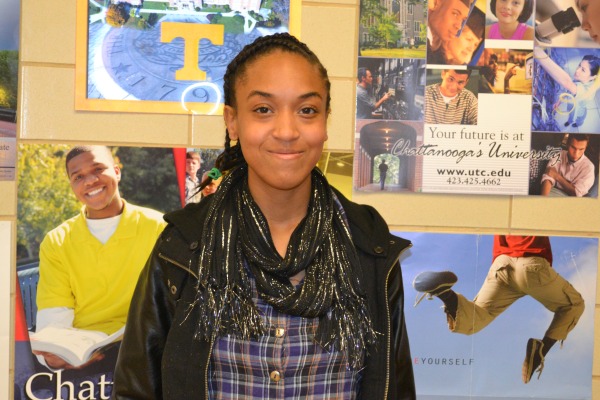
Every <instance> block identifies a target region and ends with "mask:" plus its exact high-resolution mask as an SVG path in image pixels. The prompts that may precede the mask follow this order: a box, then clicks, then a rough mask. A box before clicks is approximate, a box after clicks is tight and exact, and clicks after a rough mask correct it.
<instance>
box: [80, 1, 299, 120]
mask: <svg viewBox="0 0 600 400" xmlns="http://www.w3.org/2000/svg"><path fill="white" fill-rule="evenodd" d="M299 4H300V3H299V2H298V1H297V0H101V1H96V0H78V1H77V47H76V57H77V59H76V109H78V110H96V111H125V112H155V113H182V114H220V113H221V112H222V108H223V87H222V86H223V76H224V74H225V69H226V67H227V65H228V64H229V62H230V61H231V60H232V59H233V58H234V57H235V56H236V55H237V54H238V53H239V51H240V50H241V49H242V48H243V47H244V46H245V45H246V44H248V43H251V42H252V41H253V40H254V39H255V38H257V37H259V36H265V35H270V34H273V33H276V32H292V33H294V32H296V33H297V30H298V28H299V15H300V10H299Z"/></svg>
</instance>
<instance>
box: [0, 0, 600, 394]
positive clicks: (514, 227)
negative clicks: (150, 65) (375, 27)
mask: <svg viewBox="0 0 600 400" xmlns="http://www.w3.org/2000/svg"><path fill="white" fill-rule="evenodd" d="M358 13H359V10H358V1H357V0H331V1H325V0H322V1H321V0H315V1H310V2H308V1H305V2H304V3H303V4H302V24H301V38H302V39H303V40H304V41H305V42H306V43H307V44H308V45H309V46H310V47H311V48H312V49H313V50H315V52H316V53H317V55H318V56H319V57H320V58H321V60H322V61H323V63H324V64H325V66H326V67H327V69H328V70H329V73H330V76H331V79H332V82H333V92H332V97H333V102H332V107H333V113H332V115H331V121H330V132H329V142H328V148H329V149H330V150H335V151H340V150H341V151H351V150H353V143H354V129H353V127H354V108H355V105H354V96H355V92H354V87H355V78H354V77H355V73H356V63H357V37H358V27H357V24H358ZM21 21H22V23H21V45H20V50H21V54H20V56H21V65H20V75H19V79H20V110H19V131H18V136H17V137H18V141H19V142H20V143H31V142H40V141H44V142H46V141H55V142H98V143H107V144H124V145H126V144H134V145H147V146H190V147H191V146H193V147H220V146H222V142H223V132H224V128H223V124H222V122H221V118H220V117H214V116H212V117H207V116H193V117H192V116H186V115H156V114H154V115H153V114H133V113H104V112H77V111H75V110H74V86H75V2H74V1H73V0H52V1H39V0H22V10H21ZM0 192H1V193H3V201H0V220H8V221H15V219H16V183H13V182H0ZM354 200H355V201H357V202H363V203H367V202H368V203H370V204H373V205H374V206H376V207H377V208H378V210H379V211H380V212H381V213H382V214H383V215H384V217H385V218H386V220H387V221H388V223H389V224H390V225H391V227H392V228H393V229H395V230H424V231H436V232H468V233H518V232H519V233H520V232H523V233H526V232H535V233H539V234H544V235H574V236H593V237H597V236H599V232H600V202H599V200H598V199H577V200H576V199H551V200H548V199H545V198H530V197H511V196H460V195H433V194H432V195H426V194H409V195H399V194H396V195H390V194H369V195H366V194H362V195H360V194H357V195H355V197H354ZM13 231H14V230H13ZM12 267H13V269H12V270H13V273H12V279H13V282H14V278H15V273H14V262H13V263H12ZM11 287H14V284H13V285H11ZM13 297H14V294H13ZM6 301H8V300H6ZM596 303H598V302H597V301H596ZM598 310H599V308H598V305H596V313H597V315H598V318H596V321H599V320H600V314H598ZM13 323H14V321H13ZM596 331H598V329H596ZM11 332H12V330H11ZM596 336H598V334H597V335H596ZM599 352H600V343H598V340H596V345H595V354H594V368H593V374H594V376H593V380H594V385H593V392H594V396H593V398H594V399H600V354H599ZM0 397H4V394H0Z"/></svg>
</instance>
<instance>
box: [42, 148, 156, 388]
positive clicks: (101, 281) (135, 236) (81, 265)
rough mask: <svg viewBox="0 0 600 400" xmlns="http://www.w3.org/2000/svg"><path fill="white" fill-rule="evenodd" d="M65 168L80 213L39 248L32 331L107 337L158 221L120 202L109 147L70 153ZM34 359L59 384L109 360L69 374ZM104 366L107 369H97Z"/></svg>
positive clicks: (121, 320)
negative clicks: (58, 377) (56, 376)
mask: <svg viewBox="0 0 600 400" xmlns="http://www.w3.org/2000/svg"><path fill="white" fill-rule="evenodd" d="M66 169H67V175H68V179H69V182H70V185H71V189H72V190H73V193H74V194H75V196H76V197H77V199H78V200H79V201H80V202H81V203H82V204H83V207H82V208H81V213H80V214H79V215H77V216H75V217H73V218H70V219H68V220H67V221H65V222H63V223H62V224H60V225H59V226H58V227H56V228H55V229H53V230H51V231H50V232H48V233H47V234H46V236H45V238H44V240H43V242H42V244H41V246H40V264H39V270H40V278H39V284H38V289H37V306H38V313H37V320H36V330H37V331H39V330H40V329H42V328H44V327H46V326H48V325H53V326H58V327H64V328H77V329H85V330H93V331H101V332H104V333H106V334H111V333H113V332H115V331H117V330H119V329H120V328H121V327H123V326H124V325H125V320H126V317H127V312H128V310H129V303H130V301H131V297H132V295H133V290H134V287H135V283H136V282H137V278H138V275H139V273H140V271H141V269H142V267H143V266H144V264H145V263H146V259H147V258H148V255H149V254H150V251H151V250H152V247H153V246H154V243H155V242H156V239H157V237H158V235H159V234H160V232H162V230H163V228H164V226H165V222H164V221H163V219H162V214H161V213H159V212H158V211H154V210H151V209H148V208H143V207H139V206H135V205H133V204H129V203H127V202H126V201H125V200H123V199H122V198H121V195H120V193H119V182H120V180H121V169H120V167H119V166H118V165H117V164H115V161H114V158H113V155H112V153H111V151H110V149H109V148H107V147H105V146H76V147H74V148H72V149H71V150H70V151H69V153H68V154H67V156H66ZM114 351H115V353H116V352H117V351H118V347H116V348H115V350H114ZM36 355H37V356H38V360H39V361H40V362H41V363H42V364H44V365H45V366H47V367H49V368H51V369H53V370H61V369H64V370H65V371H64V372H63V374H62V376H63V380H67V379H70V377H69V376H68V375H69V374H71V373H78V374H79V375H85V376H89V375H90V374H93V373H91V372H90V368H92V369H94V370H97V369H101V370H102V369H104V370H106V369H109V372H110V371H112V369H113V368H114V363H115V361H116V356H115V357H112V359H110V358H111V357H110V356H108V355H106V357H99V358H98V359H96V360H92V361H91V362H90V363H88V365H84V367H83V368H79V370H75V369H74V367H73V366H72V365H70V364H68V363H67V362H66V361H64V360H63V359H62V358H60V357H58V356H56V355H54V354H51V353H45V352H44V353H42V352H36ZM102 358H105V360H104V361H102ZM107 362H108V363H109V364H110V363H112V365H105V366H100V365H99V364H103V363H107ZM96 364H98V365H96Z"/></svg>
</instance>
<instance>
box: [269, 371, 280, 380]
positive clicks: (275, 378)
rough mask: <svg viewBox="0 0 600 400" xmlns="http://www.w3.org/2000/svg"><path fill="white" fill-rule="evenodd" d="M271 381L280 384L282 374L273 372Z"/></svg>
mask: <svg viewBox="0 0 600 400" xmlns="http://www.w3.org/2000/svg"><path fill="white" fill-rule="evenodd" d="M271 380H272V381H273V382H279V381H280V380H281V374H280V373H279V371H273V372H271Z"/></svg>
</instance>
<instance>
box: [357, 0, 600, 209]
mask: <svg viewBox="0 0 600 400" xmlns="http://www.w3.org/2000/svg"><path fill="white" fill-rule="evenodd" d="M588 3H589V5H588ZM390 4H392V3H390ZM595 7H596V8H597V7H598V5H597V4H596V3H594V2H588V1H585V0H579V1H576V0H548V1H537V2H535V1H534V0H422V1H408V0H406V1H400V2H398V3H393V5H390V7H388V8H385V7H375V5H374V3H373V2H372V1H369V0H363V2H362V3H361V18H360V37H359V46H360V48H359V52H358V54H359V57H358V68H357V71H358V73H357V86H356V128H355V133H356V136H355V138H356V139H355V162H357V163H358V164H359V168H358V171H359V173H358V174H356V175H355V176H354V185H353V188H354V190H355V191H361V192H374V191H387V192H424V193H463V194H492V195H494V194H495V195H548V196H561V197H562V196H572V197H594V198H595V197H597V196H598V170H599V160H600V151H599V150H600V135H599V134H600V94H599V93H598V88H599V87H600V78H599V74H598V70H599V68H600V44H599V43H600V36H599V33H600V13H599V12H598V11H600V10H595V11H594V8H595ZM596 20H598V21H596Z"/></svg>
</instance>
